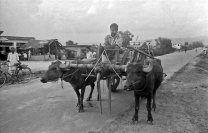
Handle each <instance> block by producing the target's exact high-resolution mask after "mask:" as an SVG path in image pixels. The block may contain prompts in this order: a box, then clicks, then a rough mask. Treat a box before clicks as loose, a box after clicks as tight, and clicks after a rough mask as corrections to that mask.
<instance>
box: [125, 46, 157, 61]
mask: <svg viewBox="0 0 208 133" xmlns="http://www.w3.org/2000/svg"><path fill="white" fill-rule="evenodd" d="M127 48H128V49H131V50H135V51H137V52H139V53H141V54H143V55H146V56H148V57H150V58H152V59H155V58H154V57H152V56H151V55H149V54H147V53H145V52H143V51H141V50H139V49H136V48H134V47H132V46H128V47H127Z"/></svg>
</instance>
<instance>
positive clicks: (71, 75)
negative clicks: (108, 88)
mask: <svg viewBox="0 0 208 133" xmlns="http://www.w3.org/2000/svg"><path fill="white" fill-rule="evenodd" d="M63 65H64V64H62V63H61V62H60V61H56V62H54V63H52V64H51V65H50V66H49V68H48V70H47V71H46V72H45V74H44V76H43V77H42V78H41V80H40V81H41V82H42V83H47V82H51V81H57V80H58V79H59V78H61V79H62V80H64V81H65V82H69V83H70V84H71V85H72V87H73V89H74V91H75V92H76V94H77V98H78V103H77V106H78V108H79V109H78V111H79V112H83V111H84V107H83V99H84V93H85V88H86V86H88V85H90V86H91V91H90V94H89V97H88V98H87V101H90V100H91V97H92V93H93V90H94V86H95V84H94V82H95V81H96V77H89V78H88V79H87V80H86V81H85V78H86V76H83V75H82V74H83V73H86V72H87V71H88V70H87V69H86V70H81V69H79V68H70V69H69V68H63V67H60V66H63ZM80 89H81V94H80V92H79V90H80Z"/></svg>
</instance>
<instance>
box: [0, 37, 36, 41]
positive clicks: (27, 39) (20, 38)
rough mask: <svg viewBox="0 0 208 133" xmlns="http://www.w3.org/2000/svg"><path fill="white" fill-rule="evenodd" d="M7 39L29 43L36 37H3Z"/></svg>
mask: <svg viewBox="0 0 208 133" xmlns="http://www.w3.org/2000/svg"><path fill="white" fill-rule="evenodd" d="M1 37H4V38H7V39H8V40H20V41H29V40H34V39H35V38H34V37H19V36H1Z"/></svg>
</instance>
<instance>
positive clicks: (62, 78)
mask: <svg viewBox="0 0 208 133" xmlns="http://www.w3.org/2000/svg"><path fill="white" fill-rule="evenodd" d="M79 69H80V68H78V69H77V70H76V71H74V72H73V73H69V74H67V75H64V74H63V72H62V75H61V88H63V89H64V87H63V80H64V79H65V78H66V77H69V76H71V75H72V76H71V78H70V80H69V81H71V80H72V78H73V77H74V74H75V73H76V72H78V71H79Z"/></svg>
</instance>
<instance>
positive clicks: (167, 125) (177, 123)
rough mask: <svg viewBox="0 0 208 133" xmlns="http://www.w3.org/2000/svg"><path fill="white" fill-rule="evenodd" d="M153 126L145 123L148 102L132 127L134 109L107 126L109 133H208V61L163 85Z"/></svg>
mask: <svg viewBox="0 0 208 133" xmlns="http://www.w3.org/2000/svg"><path fill="white" fill-rule="evenodd" d="M156 104H157V109H156V112H153V113H152V115H153V119H154V124H153V125H149V124H147V122H146V119H147V118H146V116H147V111H146V107H145V105H146V100H144V101H142V104H141V107H140V110H139V122H138V123H137V124H135V125H132V124H130V120H131V118H132V116H133V113H134V109H133V108H132V110H131V111H129V112H125V113H124V115H123V116H121V117H119V118H117V119H116V120H115V121H114V122H112V123H111V124H109V125H106V126H105V127H104V128H103V129H102V131H101V132H106V133H111V132H113V133H208V60H207V58H203V57H201V56H198V57H196V58H195V59H194V60H193V61H191V62H190V63H189V64H187V65H186V66H185V67H183V68H182V69H181V70H180V71H179V72H178V73H176V74H175V75H174V76H173V77H172V78H171V79H169V80H168V81H167V82H166V83H164V84H163V85H162V86H161V88H160V89H159V91H158V92H157V96H156Z"/></svg>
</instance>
